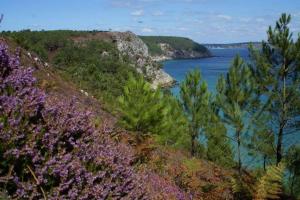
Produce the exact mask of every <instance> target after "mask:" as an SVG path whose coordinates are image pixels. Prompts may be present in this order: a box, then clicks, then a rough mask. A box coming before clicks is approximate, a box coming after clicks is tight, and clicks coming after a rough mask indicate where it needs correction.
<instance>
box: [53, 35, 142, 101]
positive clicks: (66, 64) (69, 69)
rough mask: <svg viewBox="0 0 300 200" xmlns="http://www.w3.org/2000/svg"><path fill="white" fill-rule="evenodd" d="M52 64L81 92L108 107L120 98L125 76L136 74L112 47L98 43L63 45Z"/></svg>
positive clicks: (108, 44)
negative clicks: (102, 99)
mask: <svg viewBox="0 0 300 200" xmlns="http://www.w3.org/2000/svg"><path fill="white" fill-rule="evenodd" d="M54 63H55V65H56V66H57V67H58V69H59V70H60V71H61V72H62V73H63V74H64V75H65V76H66V77H67V78H69V79H71V80H72V81H73V82H74V83H76V84H77V85H78V86H79V87H80V88H83V89H85V90H87V91H91V93H92V94H93V95H95V96H96V97H97V98H105V100H106V101H107V102H111V104H113V102H114V99H115V98H116V97H117V96H119V95H121V94H122V88H123V85H125V83H126V81H127V79H128V77H129V75H128V74H129V73H132V74H133V76H136V72H135V70H134V69H133V68H132V67H130V66H129V64H128V63H126V62H123V61H122V60H121V59H120V58H119V54H118V51H117V49H116V47H115V46H114V45H113V44H111V43H108V42H103V41H97V40H92V41H89V42H87V43H85V44H84V45H79V44H74V43H70V44H68V45H66V46H65V47H64V48H62V49H60V50H59V51H58V52H57V54H56V56H55V57H54Z"/></svg>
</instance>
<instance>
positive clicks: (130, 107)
mask: <svg viewBox="0 0 300 200" xmlns="http://www.w3.org/2000/svg"><path fill="white" fill-rule="evenodd" d="M118 100H119V108H120V112H121V117H120V121H119V123H120V124H121V125H123V127H125V128H126V129H127V130H131V131H135V132H138V133H140V134H139V135H138V136H145V135H148V134H152V135H154V137H155V138H156V140H157V141H158V142H159V143H160V144H163V145H169V146H173V147H185V146H186V145H187V141H186V138H187V129H188V123H187V119H186V117H185V115H184V112H183V110H182V107H181V105H180V103H179V101H178V100H177V99H176V98H175V97H173V96H170V95H167V94H163V93H162V91H161V90H160V89H159V88H158V89H156V90H153V89H152V88H151V86H150V84H149V83H147V82H146V81H145V80H144V79H143V78H142V77H138V78H134V77H133V76H130V77H129V80H128V81H127V83H126V85H125V86H124V91H123V95H122V96H120V97H119V99H118ZM140 138H141V137H139V139H140Z"/></svg>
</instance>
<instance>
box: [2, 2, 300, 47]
mask: <svg viewBox="0 0 300 200" xmlns="http://www.w3.org/2000/svg"><path fill="white" fill-rule="evenodd" d="M283 12H286V13H289V14H291V15H292V23H291V25H290V28H291V30H292V32H294V35H298V33H299V32H300V0H1V1H0V13H3V14H4V19H3V21H2V23H1V24H0V31H1V30H22V29H32V30H42V29H44V30H54V29H72V30H112V31H132V32H134V33H136V34H139V35H167V36H183V37H189V38H191V39H193V40H195V41H197V42H199V43H231V42H248V41H252V42H254V41H261V40H263V39H265V38H266V30H267V28H268V26H269V25H272V26H274V25H275V21H276V20H277V19H278V18H279V16H280V15H281V13H283Z"/></svg>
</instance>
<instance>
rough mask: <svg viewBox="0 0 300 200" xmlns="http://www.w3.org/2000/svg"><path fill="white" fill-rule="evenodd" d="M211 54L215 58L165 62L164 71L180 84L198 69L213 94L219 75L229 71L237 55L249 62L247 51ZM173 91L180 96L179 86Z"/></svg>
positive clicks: (215, 52) (228, 50) (215, 51)
mask: <svg viewBox="0 0 300 200" xmlns="http://www.w3.org/2000/svg"><path fill="white" fill-rule="evenodd" d="M211 52H212V54H213V56H214V57H210V58H202V59H185V60H170V61H165V62H164V63H163V65H164V70H165V71H166V72H167V73H168V74H170V75H171V76H172V77H173V78H174V79H176V81H178V82H179V83H180V82H181V81H182V80H183V79H184V77H185V75H186V73H187V72H188V71H190V70H193V69H195V68H198V69H200V71H201V74H202V77H203V78H204V80H205V81H206V82H207V84H208V88H209V90H210V91H212V92H213V91H215V87H216V83H217V80H218V77H219V75H220V74H224V73H226V72H227V71H228V68H229V66H230V63H231V61H232V59H233V58H234V56H235V55H236V54H239V55H240V56H241V57H242V58H244V59H245V60H249V53H248V50H247V49H211ZM171 90H172V93H173V94H174V95H178V94H179V87H178V85H176V86H175V87H174V88H172V89H171Z"/></svg>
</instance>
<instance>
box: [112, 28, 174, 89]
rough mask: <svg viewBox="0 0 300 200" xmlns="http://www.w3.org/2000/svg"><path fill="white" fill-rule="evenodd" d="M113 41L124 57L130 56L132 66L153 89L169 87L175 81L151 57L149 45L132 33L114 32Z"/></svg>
mask: <svg viewBox="0 0 300 200" xmlns="http://www.w3.org/2000/svg"><path fill="white" fill-rule="evenodd" d="M112 34H113V40H114V42H115V43H116V45H117V48H118V50H119V51H120V53H121V54H123V56H128V57H129V59H130V60H131V62H132V65H133V66H134V67H135V68H136V69H137V71H138V72H139V73H141V74H144V76H145V78H146V79H147V80H148V81H149V82H150V83H151V85H152V87H153V88H157V87H158V86H162V87H168V86H171V85H173V84H174V82H175V81H174V79H173V78H172V77H171V76H170V75H169V74H167V73H166V72H165V71H164V70H163V69H161V68H160V64H159V63H157V62H156V60H154V59H153V58H152V57H151V56H150V55H149V50H148V47H147V45H146V44H145V43H144V42H143V40H141V39H140V38H139V37H138V36H136V35H135V34H134V33H132V32H125V33H123V32H113V33H112Z"/></svg>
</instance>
